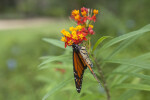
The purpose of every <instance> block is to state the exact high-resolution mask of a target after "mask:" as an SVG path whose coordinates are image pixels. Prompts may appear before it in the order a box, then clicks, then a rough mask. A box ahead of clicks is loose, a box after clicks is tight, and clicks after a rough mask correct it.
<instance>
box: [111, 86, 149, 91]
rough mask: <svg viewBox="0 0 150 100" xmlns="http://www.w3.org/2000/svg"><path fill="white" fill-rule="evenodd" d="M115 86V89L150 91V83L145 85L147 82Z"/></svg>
mask: <svg viewBox="0 0 150 100" xmlns="http://www.w3.org/2000/svg"><path fill="white" fill-rule="evenodd" d="M113 88H114V89H117V88H127V89H136V90H145V91H150V85H145V84H118V85H115V86H114V87H113Z"/></svg>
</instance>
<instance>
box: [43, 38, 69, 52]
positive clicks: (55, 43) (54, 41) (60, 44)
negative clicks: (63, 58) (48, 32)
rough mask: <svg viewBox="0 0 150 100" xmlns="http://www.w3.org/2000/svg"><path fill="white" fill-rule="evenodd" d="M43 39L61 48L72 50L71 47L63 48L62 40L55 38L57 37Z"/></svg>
mask: <svg viewBox="0 0 150 100" xmlns="http://www.w3.org/2000/svg"><path fill="white" fill-rule="evenodd" d="M43 40H44V41H46V42H48V43H51V44H53V45H54V46H57V47H60V48H62V49H66V50H69V51H72V49H71V48H69V47H68V48H65V45H64V43H63V42H61V41H60V40H57V39H51V38H44V39H43Z"/></svg>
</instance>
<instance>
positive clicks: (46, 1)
mask: <svg viewBox="0 0 150 100" xmlns="http://www.w3.org/2000/svg"><path fill="white" fill-rule="evenodd" d="M83 6H85V7H88V8H96V9H98V10H99V15H98V16H97V19H98V20H97V22H96V23H95V27H94V28H95V31H96V35H95V36H93V39H92V43H95V41H96V40H97V39H98V38H99V37H100V36H105V35H109V36H113V37H116V36H120V35H123V34H125V33H128V32H130V31H134V30H137V29H139V28H141V27H143V26H145V25H147V24H149V23H150V0H130V1H129V0H0V100H41V99H42V98H43V96H44V95H45V94H46V93H47V92H48V91H49V90H51V89H52V88H53V87H55V86H56V85H57V84H59V83H60V82H62V81H64V79H66V78H65V76H66V75H70V76H71V77H73V71H72V65H71V64H70V66H67V67H71V69H70V70H68V69H66V72H65V73H66V75H64V73H63V72H62V70H59V69H56V68H48V69H43V70H40V69H39V68H38V65H39V64H40V63H41V60H40V59H39V58H40V57H42V56H56V55H61V54H63V53H64V49H60V48H58V47H56V46H53V45H50V44H48V43H46V42H44V41H42V38H45V37H46V38H55V39H60V38H61V34H60V31H61V29H63V28H66V29H67V28H68V27H69V26H72V25H73V23H72V22H71V21H70V20H69V17H68V16H69V15H70V12H71V10H73V9H79V8H81V7H83ZM149 43H150V35H149V34H147V35H144V36H142V37H141V38H140V39H138V41H136V42H135V43H134V45H132V46H130V47H128V49H127V50H125V51H124V53H121V54H120V55H118V56H119V57H126V58H128V57H135V56H137V55H140V54H143V53H146V52H149V51H150V46H149ZM70 62H71V63H72V61H70ZM114 66H115V65H114ZM63 70H64V69H63ZM108 71H110V69H109V68H107V69H105V73H107V72H108ZM146 73H150V71H147V72H146ZM86 78H87V77H85V79H84V80H85V81H84V82H83V85H84V84H86V80H88V79H89V78H87V79H86ZM54 81H56V82H54ZM92 81H93V80H92ZM69 86H71V87H72V88H73V89H72V91H71V93H73V96H69V94H68V92H67V91H66V92H64V91H63V92H59V93H56V94H54V95H53V96H52V98H49V99H48V100H68V98H69V100H78V99H79V100H80V97H82V96H83V97H84V95H86V94H82V95H79V96H77V97H78V98H76V95H78V94H77V93H76V89H75V85H74V80H72V81H71V82H70V84H69ZM92 87H93V86H92ZM68 88H69V87H68ZM64 90H65V89H64ZM66 90H67V86H66ZM82 91H84V90H82ZM85 91H86V90H85ZM120 92H122V90H121V91H118V93H120ZM92 95H95V96H97V97H99V94H96V93H95V94H94V93H89V96H91V98H87V97H86V96H85V97H84V98H82V100H97V99H95V98H94V97H93V96H92ZM59 96H60V97H63V98H59ZM102 100H105V99H102ZM124 100H126V99H124ZM130 100H133V99H132V98H131V99H130ZM134 100H150V97H149V93H147V92H140V95H138V96H136V99H134Z"/></svg>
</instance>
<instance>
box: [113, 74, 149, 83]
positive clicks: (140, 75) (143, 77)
mask: <svg viewBox="0 0 150 100" xmlns="http://www.w3.org/2000/svg"><path fill="white" fill-rule="evenodd" d="M111 74H121V75H127V76H134V77H138V78H142V79H146V80H149V81H150V76H148V75H143V74H139V73H129V72H113V73H111Z"/></svg>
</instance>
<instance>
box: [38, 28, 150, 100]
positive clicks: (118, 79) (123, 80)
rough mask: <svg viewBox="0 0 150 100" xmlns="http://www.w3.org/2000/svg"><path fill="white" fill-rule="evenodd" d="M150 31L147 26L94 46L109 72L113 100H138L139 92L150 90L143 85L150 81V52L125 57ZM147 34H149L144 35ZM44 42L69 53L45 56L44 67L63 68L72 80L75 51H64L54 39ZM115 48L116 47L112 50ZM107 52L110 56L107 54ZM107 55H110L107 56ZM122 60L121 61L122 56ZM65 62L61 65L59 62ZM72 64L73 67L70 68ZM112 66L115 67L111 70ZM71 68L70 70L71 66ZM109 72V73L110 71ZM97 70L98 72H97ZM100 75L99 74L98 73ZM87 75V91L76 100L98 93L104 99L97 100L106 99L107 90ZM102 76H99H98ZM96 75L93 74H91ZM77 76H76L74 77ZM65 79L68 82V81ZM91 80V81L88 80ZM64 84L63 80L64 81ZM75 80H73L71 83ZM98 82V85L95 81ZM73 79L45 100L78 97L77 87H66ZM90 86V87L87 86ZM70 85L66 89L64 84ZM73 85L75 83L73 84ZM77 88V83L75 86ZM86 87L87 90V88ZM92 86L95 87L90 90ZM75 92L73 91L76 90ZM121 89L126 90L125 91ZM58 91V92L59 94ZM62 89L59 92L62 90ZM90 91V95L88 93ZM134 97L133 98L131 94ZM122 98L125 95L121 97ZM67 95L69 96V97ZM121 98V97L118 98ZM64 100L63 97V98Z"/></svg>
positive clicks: (51, 91)
mask: <svg viewBox="0 0 150 100" xmlns="http://www.w3.org/2000/svg"><path fill="white" fill-rule="evenodd" d="M149 31H150V25H146V26H145V27H143V28H141V29H139V30H137V31H133V32H129V33H127V34H124V35H121V36H118V37H116V38H113V39H112V40H110V41H108V42H107V43H105V44H104V45H103V46H102V47H100V48H98V45H99V44H101V43H102V41H103V40H104V39H106V38H108V37H105V36H104V37H101V38H100V39H99V40H98V41H97V42H96V43H95V45H94V47H93V52H94V50H95V54H96V55H98V56H97V58H98V59H100V60H99V61H100V62H101V67H102V68H103V71H104V72H105V73H109V74H107V75H105V78H106V80H107V83H108V87H109V90H110V91H111V98H112V100H130V99H129V98H135V97H134V95H135V94H137V93H139V92H138V91H141V90H142V91H149V90H150V85H149V84H148V83H147V82H143V81H142V80H147V81H149V80H150V75H148V74H147V75H146V74H145V71H146V70H145V69H147V70H149V69H150V67H149V66H150V62H149V58H150V53H149V52H148V53H146V54H143V55H140V56H135V57H134V58H130V57H129V58H126V57H127V56H126V55H125V54H127V53H129V54H130V52H125V54H124V55H121V53H122V52H123V50H131V49H130V48H127V47H129V46H130V45H132V44H133V45H136V44H135V43H134V42H135V41H136V40H137V39H138V38H140V37H142V36H144V35H145V34H146V33H147V32H149ZM144 33H145V34H144ZM44 41H46V42H48V43H50V44H52V45H55V46H57V47H59V48H63V50H65V52H64V54H63V55H60V56H50V57H45V59H46V60H44V61H43V63H41V65H40V68H49V67H50V68H52V67H53V66H57V67H56V68H61V69H65V70H67V71H68V72H67V74H64V76H65V77H66V78H69V77H70V75H68V74H70V73H72V68H71V67H72V61H71V60H70V59H71V57H72V54H71V48H69V47H68V48H66V49H65V48H64V45H63V44H62V43H61V41H60V40H56V39H50V38H46V39H44ZM112 46H113V47H112ZM106 53H107V54H106ZM105 54H106V55H105ZM119 55H121V56H122V58H120V57H121V56H119ZM58 62H59V63H61V66H58V65H60V64H59V63H58ZM68 65H69V66H68ZM110 65H111V67H110ZM67 66H68V67H67ZM108 67H109V70H110V71H108V69H107V68H108ZM94 70H95V71H96V69H94ZM96 73H97V72H96ZM86 74H87V72H85V75H84V81H83V88H82V91H81V93H80V94H78V96H77V95H76V96H75V98H76V99H75V100H78V99H79V98H78V97H80V99H81V98H82V100H85V99H84V98H92V97H89V96H90V95H89V93H92V94H93V93H94V94H95V93H96V94H99V95H102V96H100V97H99V96H96V97H95V99H98V98H103V99H104V98H105V92H104V90H103V88H102V87H101V88H99V90H97V88H96V86H95V85H93V84H96V85H97V86H98V83H97V82H96V81H94V80H93V78H92V77H90V78H92V81H91V80H90V78H88V77H89V76H88V77H86V76H87V75H86ZM97 74H98V73H97ZM90 76H92V75H90ZM72 77H73V75H72ZM66 78H65V79H66ZM86 78H88V79H86ZM61 80H62V81H63V79H61ZM71 81H73V80H71ZM93 81H94V82H93ZM68 82H70V81H69V80H68V81H66V82H64V81H63V82H62V83H60V84H58V85H57V86H56V87H55V88H53V89H50V90H49V92H48V93H47V94H46V95H45V96H44V97H43V100H45V99H46V98H47V99H52V98H53V99H55V98H56V97H55V94H56V93H57V92H58V93H57V94H59V93H60V92H61V93H62V91H63V93H65V92H66V93H68V92H69V98H70V97H71V98H73V97H74V94H72V93H70V92H71V91H74V92H76V90H75V87H74V88H68V89H67V90H66V89H65V88H67V87H69V83H68ZM87 83H88V84H87ZM65 84H66V86H65V87H64V85H65ZM71 84H72V82H71ZM73 86H74V84H73ZM85 87H86V88H85ZM90 87H92V88H90ZM72 89H73V90H72ZM120 89H123V90H122V92H119V91H121V90H120ZM56 90H57V92H55V91H56ZM58 90H59V91H58ZM88 92H89V93H88ZM131 94H132V95H131ZM117 95H121V96H119V97H118V96H117ZM66 96H67V95H66ZM117 97H118V98H117ZM62 98H63V97H62Z"/></svg>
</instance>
